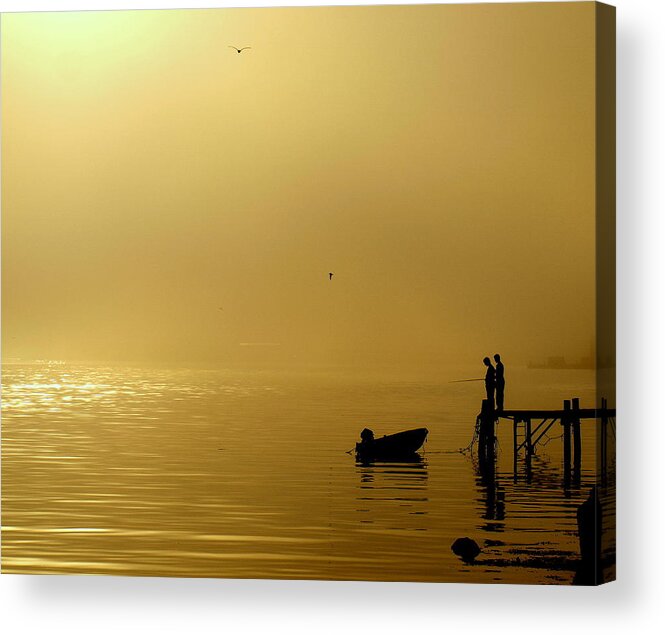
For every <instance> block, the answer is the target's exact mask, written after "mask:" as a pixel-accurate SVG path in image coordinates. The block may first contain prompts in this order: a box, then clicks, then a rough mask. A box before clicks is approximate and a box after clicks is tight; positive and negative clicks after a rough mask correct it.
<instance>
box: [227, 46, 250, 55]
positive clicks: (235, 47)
mask: <svg viewBox="0 0 665 635" xmlns="http://www.w3.org/2000/svg"><path fill="white" fill-rule="evenodd" d="M229 48H230V49H233V50H234V51H236V52H238V53H242V52H243V51H244V50H245V49H251V48H252V47H251V46H243V47H242V48H241V49H239V48H238V47H237V46H231V45H230V44H229Z"/></svg>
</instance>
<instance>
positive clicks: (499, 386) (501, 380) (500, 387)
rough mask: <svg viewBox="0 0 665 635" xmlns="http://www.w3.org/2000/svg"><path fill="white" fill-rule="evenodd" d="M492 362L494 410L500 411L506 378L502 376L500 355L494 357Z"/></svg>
mask: <svg viewBox="0 0 665 635" xmlns="http://www.w3.org/2000/svg"><path fill="white" fill-rule="evenodd" d="M494 361H495V362H496V409H497V410H498V411H502V410H503V393H504V391H505V389H506V378H505V376H504V374H503V362H502V361H501V355H499V353H496V355H494Z"/></svg>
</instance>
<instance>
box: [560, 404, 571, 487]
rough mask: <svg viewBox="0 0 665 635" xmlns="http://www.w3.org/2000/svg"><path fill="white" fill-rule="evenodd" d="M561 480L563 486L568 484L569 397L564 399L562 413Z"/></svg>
mask: <svg viewBox="0 0 665 635" xmlns="http://www.w3.org/2000/svg"><path fill="white" fill-rule="evenodd" d="M561 425H562V426H563V480H564V486H566V487H567V486H568V485H570V399H564V402H563V414H562V416H561Z"/></svg>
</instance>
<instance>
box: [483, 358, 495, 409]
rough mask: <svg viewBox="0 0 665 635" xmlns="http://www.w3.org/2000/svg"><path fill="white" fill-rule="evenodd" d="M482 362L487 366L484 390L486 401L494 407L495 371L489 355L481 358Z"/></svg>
mask: <svg viewBox="0 0 665 635" xmlns="http://www.w3.org/2000/svg"><path fill="white" fill-rule="evenodd" d="M483 364H485V366H487V372H486V373H485V391H486V392H487V401H489V404H490V406H491V407H492V409H494V390H495V389H496V371H495V370H494V366H492V362H490V358H489V357H485V359H483Z"/></svg>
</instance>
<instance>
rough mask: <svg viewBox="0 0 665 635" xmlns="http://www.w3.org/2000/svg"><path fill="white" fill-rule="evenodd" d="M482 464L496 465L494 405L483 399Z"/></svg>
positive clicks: (481, 422) (481, 429) (481, 428)
mask: <svg viewBox="0 0 665 635" xmlns="http://www.w3.org/2000/svg"><path fill="white" fill-rule="evenodd" d="M479 441H480V443H479V450H480V457H479V459H480V462H481V464H483V466H489V465H490V464H492V465H493V464H494V404H492V403H491V402H490V401H489V400H488V399H483V405H482V409H481V411H480V439H479Z"/></svg>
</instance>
